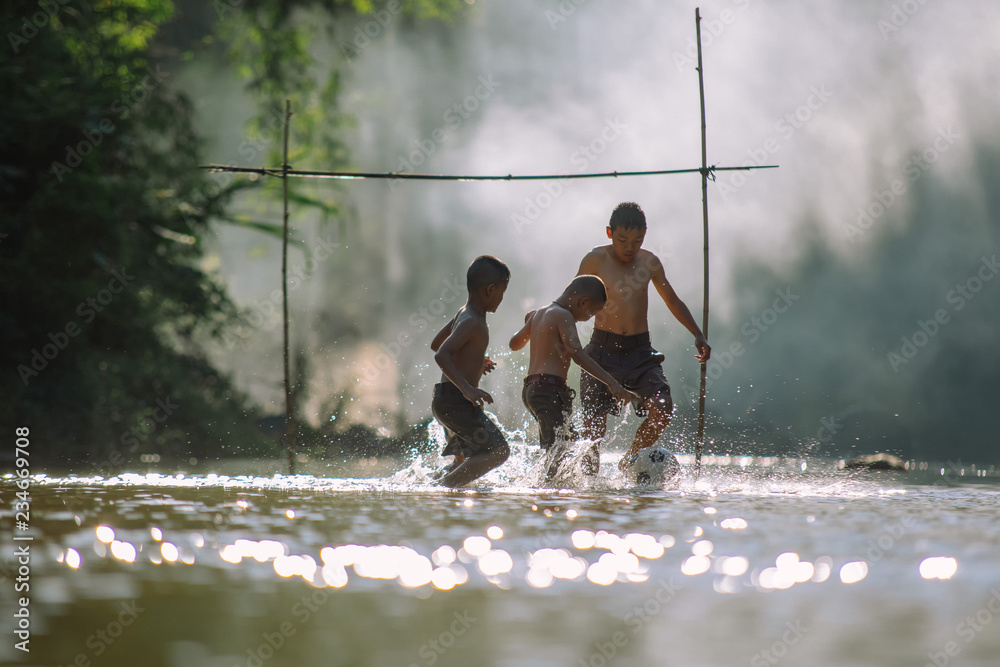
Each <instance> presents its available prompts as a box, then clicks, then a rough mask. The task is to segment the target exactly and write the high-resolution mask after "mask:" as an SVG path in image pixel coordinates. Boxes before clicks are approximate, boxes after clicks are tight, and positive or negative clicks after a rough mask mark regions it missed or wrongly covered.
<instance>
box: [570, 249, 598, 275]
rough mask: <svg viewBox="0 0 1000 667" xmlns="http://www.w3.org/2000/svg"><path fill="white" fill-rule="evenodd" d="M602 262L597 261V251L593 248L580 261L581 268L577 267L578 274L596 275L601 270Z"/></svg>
mask: <svg viewBox="0 0 1000 667" xmlns="http://www.w3.org/2000/svg"><path fill="white" fill-rule="evenodd" d="M600 268H601V267H600V262H598V261H597V253H595V252H594V251H593V250H591V251H590V252H588V253H587V254H586V255H584V257H583V259H582V260H581V261H580V268H579V269H577V272H576V275H578V276H596V275H598V272H599V271H600Z"/></svg>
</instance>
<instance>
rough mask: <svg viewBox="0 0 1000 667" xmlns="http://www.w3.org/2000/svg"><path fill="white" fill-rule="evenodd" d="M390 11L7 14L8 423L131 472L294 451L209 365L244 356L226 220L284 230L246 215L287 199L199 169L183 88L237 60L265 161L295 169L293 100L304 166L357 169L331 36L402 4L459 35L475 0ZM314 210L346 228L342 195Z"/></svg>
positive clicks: (0, 168) (236, 0)
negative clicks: (283, 146) (447, 23)
mask: <svg viewBox="0 0 1000 667" xmlns="http://www.w3.org/2000/svg"><path fill="white" fill-rule="evenodd" d="M390 4H391V8H389V7H387V6H383V7H380V8H376V7H374V6H373V5H372V3H370V2H365V1H364V0H357V1H355V2H335V1H329V2H277V1H274V2H268V1H256V0H227V1H221V0H220V1H218V2H211V3H203V2H194V1H189V2H176V3H174V2H169V1H167V0H148V1H147V0H131V1H130V0H124V1H121V2H110V1H107V2H82V3H75V2H73V3H66V2H55V1H53V2H41V3H39V2H27V1H24V2H8V3H5V4H4V7H3V9H2V26H3V34H4V35H5V40H4V41H5V44H4V48H3V49H2V50H0V91H2V98H3V100H4V102H3V104H2V105H0V210H2V218H3V219H2V228H0V293H2V306H0V356H2V365H3V368H4V369H5V373H4V374H3V380H2V382H3V384H2V386H3V396H4V400H3V401H2V402H0V421H2V423H4V424H7V425H12V426H13V425H15V424H16V425H28V426H30V427H31V428H32V429H33V432H34V434H35V438H34V442H36V443H44V444H42V446H41V447H39V449H37V450H35V452H34V454H35V455H36V456H37V457H38V458H37V459H36V460H37V461H38V462H40V463H48V464H63V463H78V462H89V463H90V464H92V465H94V466H95V467H98V468H104V469H116V468H118V467H119V466H121V465H126V464H129V463H132V464H134V463H135V462H137V461H139V460H140V458H141V457H142V456H143V455H144V454H154V453H155V454H156V455H159V456H163V457H165V459H167V460H170V461H174V462H176V461H188V460H191V461H192V462H193V461H196V460H198V459H205V458H208V459H212V458H216V457H218V456H224V455H244V456H245V455H253V456H260V455H275V454H277V453H278V445H277V443H276V441H275V438H273V437H271V436H270V435H269V434H267V433H265V431H266V430H267V429H264V430H262V429H261V428H259V426H260V423H259V422H260V420H261V418H262V417H264V416H265V414H266V413H268V412H273V410H264V409H262V407H261V406H260V405H259V404H255V403H254V402H252V401H250V400H248V396H247V393H246V390H245V389H241V388H239V387H237V386H236V385H235V384H234V382H233V380H232V378H231V376H230V375H229V374H227V373H224V372H220V370H219V369H218V368H217V366H216V365H215V364H213V362H212V361H211V360H210V358H209V356H208V354H207V352H206V347H207V346H210V345H212V344H213V343H226V342H228V343H229V345H228V348H229V349H233V347H234V346H233V345H232V341H234V340H236V341H239V340H240V336H241V335H242V336H245V335H246V334H245V333H243V332H244V331H245V330H246V327H247V318H245V317H243V318H241V314H240V309H239V308H237V306H236V305H235V304H234V302H233V300H232V299H231V298H230V294H229V293H228V291H227V288H226V286H225V285H223V284H222V282H221V281H220V279H219V276H218V275H217V272H215V271H213V270H212V267H211V266H210V265H209V264H206V262H205V245H206V243H205V240H206V238H208V237H210V236H211V235H212V231H213V226H217V225H224V224H230V225H239V226H243V227H245V228H250V229H254V230H256V231H258V232H259V233H261V234H265V235H266V234H270V235H278V234H280V229H281V228H280V224H278V223H277V222H276V221H275V220H278V221H280V218H277V219H273V218H272V220H271V221H270V222H269V221H263V222H261V221H256V220H251V219H249V218H248V216H246V215H235V214H232V213H230V212H229V211H228V209H227V207H228V206H229V205H230V202H231V201H232V199H233V197H234V195H236V194H237V193H239V192H241V191H246V190H250V189H260V190H264V191H265V192H263V193H262V194H261V200H263V201H266V200H267V199H269V198H271V197H273V196H274V192H275V191H276V190H275V186H274V184H268V183H264V182H262V181H257V180H253V179H246V178H244V179H234V178H231V177H228V176H220V175H216V174H210V173H208V172H206V171H204V170H201V169H199V165H201V164H204V163H205V162H206V161H207V160H206V156H205V153H204V150H203V141H204V138H203V137H202V136H200V135H199V134H198V132H197V131H196V130H195V127H194V120H193V112H192V101H191V99H190V98H189V97H188V96H187V95H186V94H185V92H184V91H183V90H181V89H179V87H178V86H177V85H176V76H173V74H174V73H175V72H177V71H178V69H179V68H180V67H181V64H182V63H184V62H186V61H190V60H191V59H196V58H205V59H214V60H216V61H220V60H223V61H226V62H229V63H230V64H231V66H232V77H233V78H234V79H236V80H238V81H240V82H241V83H240V85H241V86H242V87H243V88H244V90H245V91H246V92H247V94H248V95H249V96H250V98H251V99H252V100H253V104H254V105H255V107H256V113H254V114H252V115H253V116H254V117H253V118H252V119H251V120H250V121H249V123H248V125H249V127H248V128H247V130H246V131H247V134H248V136H249V137H251V139H254V140H256V141H255V142H254V143H253V144H252V145H253V147H254V150H255V152H259V153H260V155H259V157H258V158H257V160H258V162H263V161H264V160H270V161H271V163H272V164H275V163H280V155H279V154H278V152H277V146H276V143H278V144H280V142H273V141H271V140H270V137H273V134H274V132H275V125H277V131H278V132H279V133H280V131H281V112H280V110H281V109H282V108H283V105H284V100H285V99H290V100H291V101H292V102H293V103H294V105H295V110H296V111H295V113H296V122H295V125H294V128H295V130H294V131H295V137H294V144H295V145H296V146H299V147H302V146H307V147H308V149H307V151H306V150H303V149H302V148H299V149H297V150H296V152H295V155H294V157H295V158H302V157H304V155H305V153H306V152H308V157H309V158H310V160H311V161H312V163H313V164H316V165H322V166H323V167H325V168H334V167H337V166H343V164H345V161H346V153H345V149H344V146H343V141H342V136H341V133H342V131H343V128H342V126H343V124H344V121H343V119H342V118H341V117H340V115H339V114H338V112H337V108H336V102H337V96H338V94H339V87H338V67H340V66H341V65H342V63H341V62H336V61H334V62H333V63H330V64H328V66H325V67H322V68H321V67H317V63H316V61H315V59H314V58H313V56H312V55H311V54H310V44H311V41H312V40H313V39H316V38H318V37H319V36H322V35H328V34H330V32H331V31H333V30H335V29H336V26H337V25H338V23H339V22H342V21H344V20H346V19H348V18H354V19H356V18H357V17H364V16H368V17H370V18H373V19H376V20H377V18H378V17H379V16H383V17H384V16H386V15H387V14H386V12H387V11H388V10H389V9H392V11H393V13H392V15H393V17H394V18H395V16H396V15H397V14H398V15H399V17H400V18H399V20H404V21H411V20H412V21H421V20H425V21H426V20H432V19H435V18H436V19H438V20H440V19H443V18H450V17H452V16H453V15H454V13H455V10H456V8H457V5H459V4H460V3H457V2H453V1H450V0H426V1H422V2H419V3H406V7H405V8H403V7H401V6H400V4H399V3H397V2H394V3H390ZM379 12H381V14H380V13H379ZM350 55H351V54H350V52H349V51H345V52H344V53H343V54H342V58H343V59H344V60H345V61H346V59H347V58H348V57H349V56H350ZM276 116H277V118H278V119H279V122H278V123H275V121H274V118H275V117H276ZM264 137H268V140H267V141H264V140H262V138H264ZM268 188H270V192H267V191H266V190H267V189H268ZM294 201H295V203H296V205H298V206H300V207H304V208H309V207H313V208H316V209H318V210H321V211H322V212H323V214H324V216H325V217H326V218H327V219H332V220H333V221H334V222H333V223H332V224H335V223H336V216H338V215H342V214H341V213H340V212H339V211H338V208H337V202H336V201H335V200H334V199H332V198H328V199H327V200H326V201H319V200H313V199H310V198H309V197H307V196H303V195H296V197H295V199H294ZM295 240H296V239H295V238H294V237H293V242H294V241H295ZM300 273H301V271H300ZM279 310H280V306H279ZM299 361H300V362H301V358H300V360H299ZM278 430H280V429H276V428H273V427H272V428H271V431H278Z"/></svg>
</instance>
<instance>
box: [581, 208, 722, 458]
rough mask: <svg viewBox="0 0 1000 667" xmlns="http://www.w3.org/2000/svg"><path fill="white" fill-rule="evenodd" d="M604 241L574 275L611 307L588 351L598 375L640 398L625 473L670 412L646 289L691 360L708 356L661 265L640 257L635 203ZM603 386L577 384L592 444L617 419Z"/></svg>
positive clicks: (641, 221) (617, 216)
mask: <svg viewBox="0 0 1000 667" xmlns="http://www.w3.org/2000/svg"><path fill="white" fill-rule="evenodd" d="M607 234H608V238H609V239H611V244H610V245H604V246H599V247H597V248H594V249H593V250H591V251H590V252H589V253H587V256H586V257H584V258H583V261H582V262H580V269H579V271H578V273H579V274H581V275H595V276H598V277H600V278H601V280H603V281H604V284H605V285H606V286H607V290H608V303H607V305H606V306H605V308H604V309H603V310H601V311H600V312H598V313H597V317H596V319H595V320H594V333H593V335H592V336H591V339H590V343H589V344H588V345H587V347H586V349H585V351H586V353H587V354H588V355H590V356H591V357H593V358H594V360H595V361H596V362H597V364H598V365H599V366H600V367H601V369H602V370H603V371H605V372H606V373H607V374H610V375H611V376H612V377H614V379H615V380H617V381H618V382H620V383H621V384H622V385H623V386H624V387H625V388H626V389H629V390H631V391H634V392H635V393H636V394H638V395H639V400H635V401H633V403H634V405H635V410H636V414H637V415H638V416H640V417H642V416H645V420H644V421H643V422H642V424H641V425H640V426H639V429H638V430H637V431H636V434H635V438H634V440H633V441H632V446H631V447H630V448H629V450H628V452H626V453H625V455H624V456H623V457H622V459H621V462H620V463H619V464H618V466H619V469H620V470H621V471H622V472H623V473H624V472H625V471H626V469H627V468H628V465H629V462H630V461H631V460H632V458H633V457H634V456H635V455H636V454H637V453H638V452H639V451H640V450H642V449H644V448H646V447H649V446H651V445H653V444H654V443H655V442H656V441H657V439H659V437H660V434H662V433H663V430H664V429H665V428H666V427H667V424H669V423H670V415H671V413H672V412H673V409H674V404H673V400H672V399H671V397H670V385H669V384H668V383H667V379H666V376H665V375H664V374H663V368H662V366H661V364H662V362H663V355H662V354H660V353H659V352H657V351H656V350H654V349H653V347H652V344H651V341H650V338H649V321H648V318H647V312H648V310H649V285H650V283H652V284H653V287H654V288H656V291H657V293H658V294H659V295H660V298H662V299H663V302H664V303H665V304H666V305H667V308H668V309H669V310H670V312H671V314H672V315H673V316H674V317H675V318H677V321H678V322H680V323H681V324H682V325H684V328H685V329H687V330H688V331H690V332H691V334H692V335H693V336H694V345H695V347H696V348H697V350H698V354H696V355H695V359H697V360H698V361H699V362H701V363H705V362H706V361H708V359H709V357H710V355H711V353H712V348H711V347H710V346H709V345H708V341H707V340H706V339H705V335H704V334H703V333H702V331H701V329H700V328H699V327H698V324H697V323H696V322H695V321H694V318H693V317H692V316H691V311H690V310H688V307H687V306H686V305H684V302H683V301H681V300H680V298H679V297H678V296H677V294H676V293H675V292H674V289H673V287H671V286H670V283H669V282H667V277H666V275H665V273H664V270H663V264H662V263H661V262H660V259H659V258H658V257H657V256H656V255H654V254H653V253H651V252H649V251H648V250H643V249H642V242H643V239H644V238H645V236H646V215H645V214H644V213H643V211H642V209H641V208H639V205H638V204H636V203H634V202H625V203H622V204H619V205H618V206H617V207H616V208H615V210H614V212H613V213H612V214H611V220H610V222H609V224H608V227H607ZM587 370H588V371H589V369H587ZM606 385H607V383H606V381H605V378H604V377H603V376H599V375H597V374H592V373H584V374H582V375H581V377H580V393H581V394H582V396H581V400H582V402H583V408H584V426H585V431H584V437H586V438H588V439H591V440H595V441H599V440H600V439H601V438H603V437H604V434H605V431H606V429H607V416H608V413H612V414H618V412H619V406H618V405H617V404H616V401H615V399H616V398H617V397H616V396H615V395H614V394H612V393H610V392H609V391H608V389H607V386H606Z"/></svg>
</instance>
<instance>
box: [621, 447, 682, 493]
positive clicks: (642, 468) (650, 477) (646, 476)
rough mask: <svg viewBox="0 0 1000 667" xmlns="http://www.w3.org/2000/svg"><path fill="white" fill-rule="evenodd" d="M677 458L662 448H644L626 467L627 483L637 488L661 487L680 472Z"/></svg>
mask: <svg viewBox="0 0 1000 667" xmlns="http://www.w3.org/2000/svg"><path fill="white" fill-rule="evenodd" d="M680 469H681V464H680V463H678V462H677V457H675V456H674V455H673V454H671V453H670V452H669V451H668V450H667V449H664V448H663V447H655V446H654V447H646V448H645V449H641V450H639V453H638V454H636V455H635V456H633V457H632V460H631V461H629V465H628V478H629V481H630V482H632V483H633V484H635V485H637V486H657V487H659V486H663V485H664V483H666V482H667V481H668V480H670V479H673V478H674V477H675V476H676V475H677V473H679V472H680Z"/></svg>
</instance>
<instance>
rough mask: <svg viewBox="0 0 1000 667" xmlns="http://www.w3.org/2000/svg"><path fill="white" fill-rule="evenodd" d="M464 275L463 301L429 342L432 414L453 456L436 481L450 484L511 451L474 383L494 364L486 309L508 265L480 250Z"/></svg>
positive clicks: (498, 293)
mask: <svg viewBox="0 0 1000 667" xmlns="http://www.w3.org/2000/svg"><path fill="white" fill-rule="evenodd" d="M465 279H466V285H467V287H468V290H469V298H468V300H467V301H466V302H465V305H464V306H462V307H461V308H460V309H459V311H458V313H457V314H456V315H455V317H453V318H452V320H451V321H450V322H448V324H446V325H445V326H444V328H443V329H441V331H439V332H438V334H437V336H435V337H434V340H433V342H431V349H432V350H434V352H435V354H434V361H436V362H437V365H438V366H440V367H441V382H440V383H438V384H436V385H434V399H433V400H432V401H431V413H432V414H433V415H434V418H435V419H437V420H438V421H439V422H441V425H442V426H444V429H445V434H446V435H447V436H448V445H447V446H446V447H445V448H444V451H443V452H442V454H441V455H442V456H449V455H454V457H455V462H454V464H453V465H452V466H451V467H450V468H449V469H447V470H446V471H445V472H444V474H443V476H442V477H441V478H440V479H439V480H438V483H439V484H443V485H444V486H450V487H458V486H464V485H465V484H468V483H469V482H471V481H472V480H474V479H477V478H479V477H482V476H483V475H485V474H486V473H488V472H489V471H490V470H493V469H494V468H496V467H497V466H499V465H500V464H502V463H503V462H504V461H506V460H507V457H508V456H510V448H509V447H508V446H507V440H506V439H505V438H504V436H503V433H501V432H500V429H498V428H497V426H496V424H494V423H493V422H492V421H490V418H489V417H487V416H486V413H485V412H483V407H482V406H483V403H484V402H486V403H492V402H493V397H492V396H490V395H489V394H488V393H486V392H485V391H483V390H482V389H480V388H479V380H480V379H481V378H482V377H483V374H484V373H487V372H489V371H491V370H493V366H494V364H493V362H492V361H490V360H489V359H488V358H487V357H486V346H487V345H488V344H489V342H490V332H489V329H488V328H487V327H486V313H495V312H496V310H497V308H498V307H499V306H500V302H501V301H503V295H504V292H505V291H507V283H508V282H510V269H508V268H507V265H506V264H504V263H503V262H501V261H500V260H499V259H497V258H496V257H492V256H489V255H483V256H481V257H477V258H476V259H475V260H474V261H473V262H472V264H470V265H469V270H468V271H467V272H466V278H465Z"/></svg>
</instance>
